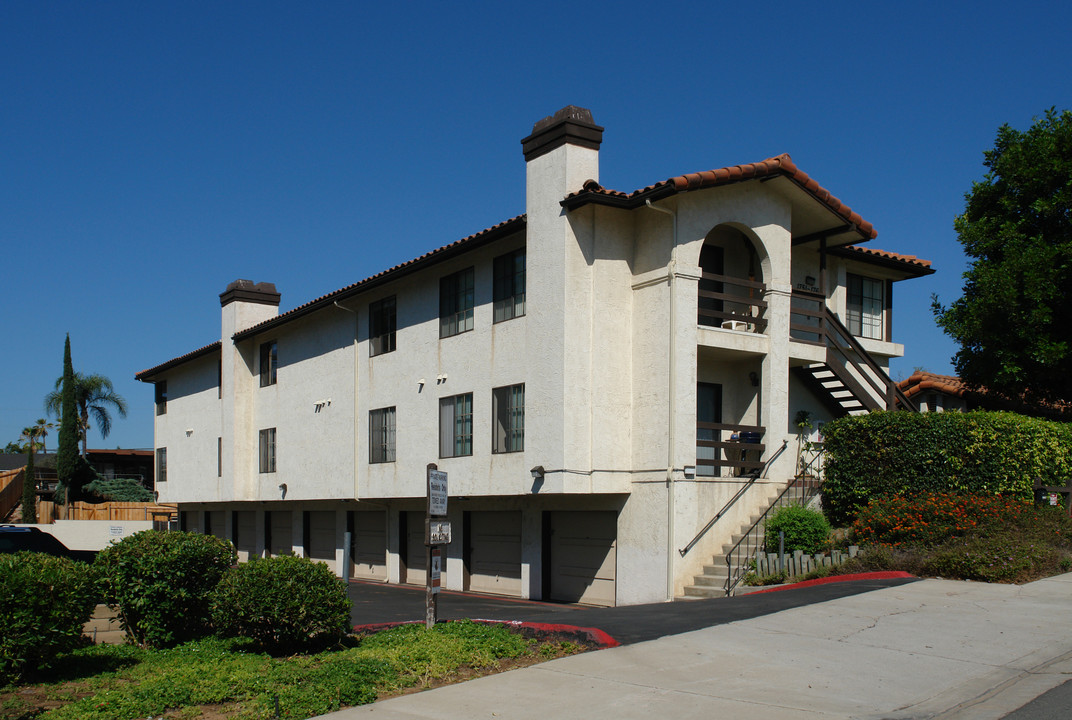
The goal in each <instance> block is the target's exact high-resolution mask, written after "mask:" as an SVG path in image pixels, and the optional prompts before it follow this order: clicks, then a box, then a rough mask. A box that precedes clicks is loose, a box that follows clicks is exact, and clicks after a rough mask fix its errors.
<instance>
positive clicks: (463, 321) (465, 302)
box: [439, 268, 476, 338]
mask: <svg viewBox="0 0 1072 720" xmlns="http://www.w3.org/2000/svg"><path fill="white" fill-rule="evenodd" d="M474 288H475V272H474V270H473V268H466V269H465V270H460V271H458V272H456V273H454V274H452V275H447V276H446V277H444V278H441V279H440V280H439V337H441V338H445V337H450V336H451V335H458V334H459V333H463V332H466V331H469V330H472V329H473V307H474V305H475V302H476V293H475V289H474Z"/></svg>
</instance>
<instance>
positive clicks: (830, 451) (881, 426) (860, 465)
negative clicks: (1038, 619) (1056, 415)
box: [823, 411, 1072, 525]
mask: <svg viewBox="0 0 1072 720" xmlns="http://www.w3.org/2000/svg"><path fill="white" fill-rule="evenodd" d="M823 435H824V438H823V439H824V450H825V452H826V460H825V463H826V464H825V482H824V484H823V509H824V510H825V511H826V514H827V517H828V518H829V519H830V521H831V522H832V523H834V524H835V525H843V524H847V523H849V522H851V521H852V519H853V518H854V517H855V516H856V512H857V509H858V508H860V507H863V506H864V505H866V504H867V502H868V501H869V500H870V499H871V498H872V497H873V496H878V495H883V494H895V495H906V494H914V493H920V492H952V493H961V494H976V495H978V494H992V495H997V494H1000V495H1005V496H1008V497H1015V498H1020V499H1022V500H1030V499H1031V497H1032V492H1031V488H1032V485H1034V483H1035V481H1036V479H1038V478H1041V479H1042V482H1043V484H1044V485H1064V484H1066V483H1067V482H1068V479H1069V478H1070V477H1072V426H1070V425H1069V424H1067V423H1059V422H1052V421H1049V420H1041V419H1039V418H1032V417H1025V416H1023V415H1017V414H1015V413H1006V412H983V411H975V412H969V413H958V412H945V413H909V412H873V413H869V414H867V415H857V416H852V417H845V418H840V419H838V420H834V421H833V422H829V423H827V424H826V426H825V428H824V429H823Z"/></svg>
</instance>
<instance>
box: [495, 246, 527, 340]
mask: <svg viewBox="0 0 1072 720" xmlns="http://www.w3.org/2000/svg"><path fill="white" fill-rule="evenodd" d="M494 297H495V310H494V318H493V319H494V322H502V321H503V320H512V319H513V318H516V317H521V316H522V315H524V314H525V251H524V249H521V250H515V251H513V252H512V253H506V254H505V255H500V256H499V257H497V258H495V288H494Z"/></svg>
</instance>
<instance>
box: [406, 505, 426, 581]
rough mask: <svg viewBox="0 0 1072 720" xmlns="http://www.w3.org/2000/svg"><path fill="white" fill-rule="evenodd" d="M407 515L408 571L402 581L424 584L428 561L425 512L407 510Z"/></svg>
mask: <svg viewBox="0 0 1072 720" xmlns="http://www.w3.org/2000/svg"><path fill="white" fill-rule="evenodd" d="M405 517H406V538H405V539H406V573H405V577H403V579H402V582H405V583H410V584H411V585H424V583H425V576H424V567H425V565H426V564H427V563H428V558H426V557H425V552H426V548H425V546H424V513H423V512H419V511H416V512H407V513H405Z"/></svg>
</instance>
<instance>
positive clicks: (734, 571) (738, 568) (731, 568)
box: [725, 477, 820, 597]
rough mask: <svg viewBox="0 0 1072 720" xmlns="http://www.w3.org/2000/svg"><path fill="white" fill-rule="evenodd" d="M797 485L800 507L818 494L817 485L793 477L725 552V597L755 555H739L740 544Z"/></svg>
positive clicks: (753, 553) (785, 503) (753, 532)
mask: <svg viewBox="0 0 1072 720" xmlns="http://www.w3.org/2000/svg"><path fill="white" fill-rule="evenodd" d="M798 485H799V486H800V487H801V488H802V490H803V492H802V493H801V496H800V505H801V507H803V506H806V505H807V504H808V503H809V502H811V499H812V498H814V497H815V496H816V495H818V494H819V488H820V486H819V485H814V486H812V487H811V488H809V487H808V483H807V481H806V480H805V478H803V477H796V478H793V479H792V480H790V481H789V484H787V485H786V486H785V489H784V490H782V492H781V493H780V494H779V495H778V497H777V498H775V499H774V502H772V503H771V504H770V507H768V508H767V509H766V510H764V511H763V514H762V515H760V516H759V519H758V520H756V521H755V522H754V523H752V525H751V526H750V527H749V528H748V530H746V531H745V532H744V534H742V535H741V539H740V540H738V541H737V542H735V543H734V544H733V547H732V548H730V550H729V552H727V553H726V586H725V590H726V597H729V596H730V595H731V594H732V593H733V591H734V589H735V588H736V587H737V585H738V584H740V582H741V579H742V578H743V577H744V573H743V572H742V570H743V569H744V566H745V565H746V564H747V563H748V562H749V561H751V560H752V559H753V558H754V557H755V555H756V552H755V551H753V552H752V553H751V554H749V556H748V557H747V558H745V557H741V555H740V548H741V545H742V544H743V543H744V542H745V541H746V540H749V539H751V538H753V537H754V536H756V535H758V534H759V528H760V527H761V526H762V525H763V523H764V521H765V520H766V519H767V517H768V516H769V515H770V514H771V512H772V511H774V510H776V509H778V508H780V507H782V506H784V505H788V504H789V501H787V500H786V499H785V498H786V496H787V495H788V494H789V492H790V491H791V490H793V489H794V488H796V487H797V486H798ZM758 549H759V544H758V543H757V544H756V550H757V551H758ZM735 554H736V555H737V556H738V562H737V563H736V565H734V562H733V558H734V555H735Z"/></svg>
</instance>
